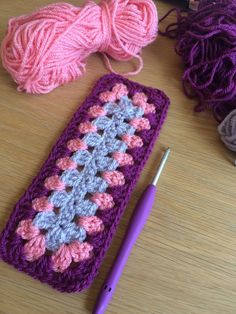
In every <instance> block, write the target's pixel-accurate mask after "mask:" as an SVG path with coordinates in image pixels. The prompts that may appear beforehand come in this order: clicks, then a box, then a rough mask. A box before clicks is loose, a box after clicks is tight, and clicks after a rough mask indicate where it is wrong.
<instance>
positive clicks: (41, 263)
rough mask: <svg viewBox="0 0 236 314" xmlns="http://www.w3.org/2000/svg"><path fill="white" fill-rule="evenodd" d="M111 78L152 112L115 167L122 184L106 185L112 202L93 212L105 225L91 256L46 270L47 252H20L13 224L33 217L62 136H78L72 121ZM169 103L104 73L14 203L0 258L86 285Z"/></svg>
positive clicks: (54, 281)
mask: <svg viewBox="0 0 236 314" xmlns="http://www.w3.org/2000/svg"><path fill="white" fill-rule="evenodd" d="M116 83H123V84H125V85H126V86H127V87H128V90H129V96H131V97H132V96H133V95H134V94H135V93H137V92H144V93H145V94H146V95H147V96H148V102H149V103H153V104H154V105H155V106H156V113H152V114H149V115H148V119H149V121H150V124H151V129H150V130H146V131H142V132H139V134H138V135H139V136H140V137H141V138H142V140H143V142H144V145H143V147H141V148H135V149H130V150H129V151H128V153H129V154H131V155H132V156H133V158H134V161H135V163H134V165H133V166H124V167H122V168H120V171H122V172H123V174H124V176H125V178H126V183H125V185H124V186H121V187H116V188H110V189H109V193H110V194H112V196H113V198H114V200H115V204H116V205H115V206H114V208H113V209H112V210H109V211H103V212H102V211H98V213H97V215H98V216H99V217H100V218H101V219H102V220H103V223H104V225H105V228H104V231H103V232H101V233H99V234H97V235H95V236H90V237H89V239H88V241H89V242H90V243H91V244H92V245H93V246H94V250H93V252H94V254H93V257H92V258H90V259H89V260H87V261H83V262H80V263H77V264H76V265H75V266H74V267H73V268H71V267H70V268H68V269H67V270H66V271H65V272H64V273H57V272H54V271H53V270H52V269H51V266H50V257H49V256H47V255H44V256H42V257H41V258H39V259H38V260H37V261H34V262H28V261H26V260H25V258H24V256H23V254H22V249H23V245H24V240H22V238H21V237H19V236H18V235H17V234H16V232H15V230H16V228H17V225H18V223H19V221H21V220H22V219H29V218H31V219H32V218H33V217H34V215H35V211H34V210H33V209H32V206H31V201H32V199H34V198H35V197H39V196H41V195H45V193H47V191H46V189H45V187H44V184H43V182H44V180H45V178H46V177H48V176H51V175H55V174H58V173H59V169H58V167H57V166H56V163H55V161H56V160H57V159H58V158H60V157H63V156H66V155H69V154H70V152H69V150H68V148H67V146H66V143H67V141H68V140H69V139H71V138H74V137H77V136H78V135H80V134H79V131H78V128H77V126H78V124H79V123H81V122H82V121H86V120H87V119H88V114H87V111H88V108H89V107H91V106H93V105H95V104H101V101H100V100H99V97H98V95H99V94H100V93H101V92H103V91H106V90H109V89H111V88H112V87H113V86H114V85H115V84H116ZM168 106H169V99H168V97H167V96H166V95H165V94H164V93H163V92H162V91H160V90H158V89H153V88H150V87H145V86H143V85H140V84H138V83H135V82H131V81H129V80H128V79H125V78H124V77H122V76H120V75H115V74H108V75H105V76H103V77H101V78H100V79H99V80H98V82H97V84H96V85H95V87H94V88H93V90H92V92H91V94H90V95H89V96H88V97H87V98H86V99H85V101H84V102H83V104H82V105H81V106H80V107H79V108H78V110H77V111H76V112H75V114H74V116H73V117H72V119H71V121H70V122H69V124H68V125H67V127H66V128H65V130H64V131H63V133H62V135H61V136H60V137H59V139H58V141H57V142H56V144H55V145H54V147H53V148H52V150H51V152H50V154H49V157H48V159H47V160H46V161H45V163H44V164H43V166H42V168H41V170H40V171H39V173H38V175H37V176H36V177H35V178H34V179H33V181H32V183H31V185H30V186H29V188H28V190H27V191H26V192H25V194H24V195H23V196H22V197H21V198H20V200H19V201H18V202H17V203H16V205H15V208H14V210H13V212H12V214H11V216H10V218H9V220H8V223H7V225H6V227H5V229H4V230H3V232H2V234H1V237H0V256H1V257H2V259H3V260H4V261H5V262H7V263H9V264H11V265H13V266H14V267H15V268H17V269H18V270H20V271H23V272H25V273H27V274H29V275H31V276H32V277H34V278H36V279H38V280H40V281H41V282H44V283H48V284H49V285H51V286H52V287H53V288H55V289H57V290H59V291H63V292H78V291H81V290H83V289H85V288H87V287H88V286H89V285H90V284H91V283H92V281H93V280H94V278H95V276H96V275H97V273H98V269H99V267H100V265H101V262H102V260H103V258H104V255H105V252H106V251H107V249H108V247H109V246H110V243H111V240H112V237H113V235H114V233H115V231H116V228H117V226H118V224H119V221H120V219H121V216H122V214H123V212H124V210H125V207H126V205H127V203H128V200H129V198H130V195H131V192H132V190H133V188H134V186H135V184H136V182H137V180H138V178H139V175H140V173H141V170H142V168H143V167H144V164H145V163H146V161H147V159H148V157H149V155H150V153H151V150H152V148H153V145H154V143H155V140H156V138H157V136H158V134H159V132H160V129H161V126H162V124H163V122H164V120H165V117H166V114H167V109H168Z"/></svg>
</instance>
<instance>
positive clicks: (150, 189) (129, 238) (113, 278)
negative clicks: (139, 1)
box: [93, 148, 170, 314]
mask: <svg viewBox="0 0 236 314" xmlns="http://www.w3.org/2000/svg"><path fill="white" fill-rule="evenodd" d="M169 154H170V148H168V149H167V150H166V151H165V153H164V155H163V156H162V159H161V161H160V164H159V167H158V169H157V172H156V174H155V176H154V178H153V181H152V183H151V184H149V185H148V186H147V187H146V189H145V191H144V192H143V194H142V196H141V197H140V199H139V201H138V203H137V205H136V207H135V209H134V212H133V216H132V218H131V220H130V223H129V227H128V229H127V231H126V235H125V237H124V240H123V242H122V244H121V247H120V249H119V252H118V255H117V257H116V259H115V261H114V263H113V265H112V268H111V270H110V272H109V275H108V277H107V278H106V280H105V282H104V284H103V286H102V288H101V290H100V294H99V296H98V299H97V302H96V305H95V308H94V311H93V314H103V313H104V312H105V310H106V308H107V306H108V304H109V302H110V300H111V298H112V295H113V294H114V291H115V287H116V285H117V283H118V281H119V278H120V276H121V274H122V270H123V268H124V266H125V264H126V261H127V259H128V257H129V254H130V252H131V250H132V247H133V246H134V244H135V242H136V240H137V238H138V236H139V234H140V232H141V231H142V229H143V227H144V225H145V223H146V221H147V218H148V216H149V214H150V212H151V209H152V206H153V203H154V200H155V195H156V191H157V182H158V180H159V177H160V175H161V172H162V170H163V168H164V165H165V163H166V161H167V158H168V156H169Z"/></svg>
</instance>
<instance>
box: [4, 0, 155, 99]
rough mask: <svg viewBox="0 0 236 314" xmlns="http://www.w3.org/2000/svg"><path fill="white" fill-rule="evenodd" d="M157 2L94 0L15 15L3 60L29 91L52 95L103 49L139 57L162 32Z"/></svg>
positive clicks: (115, 54) (126, 57) (116, 56)
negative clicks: (52, 92) (159, 28)
mask: <svg viewBox="0 0 236 314" xmlns="http://www.w3.org/2000/svg"><path fill="white" fill-rule="evenodd" d="M157 24H158V21H157V11H156V7H155V5H154V3H153V2H152V0H103V1H102V2H101V3H100V4H99V5H97V4H96V3H94V2H92V1H89V2H87V3H86V4H85V5H84V6H82V7H75V6H72V5H70V4H68V3H55V4H51V5H48V6H46V7H43V8H41V9H39V10H38V11H37V12H35V13H32V14H30V15H23V16H19V17H16V18H12V19H10V20H9V23H8V30H7V34H6V37H5V38H4V39H3V42H2V45H1V57H2V62H3V65H4V67H5V68H6V70H7V71H8V72H9V73H10V74H11V76H12V78H13V79H14V81H15V82H16V83H17V84H18V88H17V89H18V90H19V91H23V90H25V91H26V92H28V93H48V92H50V91H52V90H53V89H54V88H56V87H57V86H59V85H61V84H65V83H68V82H70V81H73V80H75V79H77V78H78V77H80V76H81V75H83V74H84V72H85V66H86V58H87V57H88V56H89V55H90V54H91V53H94V52H97V51H99V52H102V53H104V56H105V61H106V65H107V67H108V69H109V70H110V71H112V72H114V71H113V70H112V68H111V65H110V62H109V59H108V57H107V55H109V56H111V57H112V58H114V59H115V60H119V61H127V60H130V59H131V58H132V57H136V58H138V60H139V63H140V64H139V68H138V69H137V70H136V71H135V72H131V73H127V75H131V74H136V73H138V72H139V71H140V70H141V69H142V66H143V62H142V58H141V57H140V55H139V53H140V51H141V49H142V48H143V47H144V46H146V45H148V44H149V43H150V42H152V41H153V40H154V39H155V38H156V35H157Z"/></svg>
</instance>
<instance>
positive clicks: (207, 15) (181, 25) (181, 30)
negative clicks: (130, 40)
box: [159, 0, 236, 122]
mask: <svg viewBox="0 0 236 314" xmlns="http://www.w3.org/2000/svg"><path fill="white" fill-rule="evenodd" d="M173 11H175V12H176V14H177V22H176V23H172V24H170V25H168V26H167V27H166V29H165V31H164V32H161V31H159V32H160V34H162V35H166V36H168V37H170V38H176V39H177V43H176V47H175V49H176V52H177V54H179V55H180V56H181V57H182V58H183V61H184V64H185V70H184V73H183V76H182V80H183V87H184V92H185V94H186V95H187V96H189V97H196V96H197V97H198V99H199V103H198V105H197V106H196V107H195V111H197V112H200V111H203V110H205V109H208V110H212V112H213V115H214V117H215V119H216V120H217V121H219V122H220V121H222V120H223V119H224V118H225V117H226V116H227V115H228V114H229V113H230V112H231V111H232V110H234V109H235V108H236V0H215V1H201V4H200V6H199V10H198V11H196V12H189V13H187V14H186V12H185V13H184V11H181V10H179V9H177V8H174V9H172V10H170V11H169V12H167V14H166V15H165V16H164V17H163V18H162V19H161V20H160V22H161V21H162V20H163V19H165V18H166V17H167V16H168V15H169V14H170V13H171V12H173Z"/></svg>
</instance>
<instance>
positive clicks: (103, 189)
mask: <svg viewBox="0 0 236 314" xmlns="http://www.w3.org/2000/svg"><path fill="white" fill-rule="evenodd" d="M168 104H169V100H168V98H167V97H166V96H165V95H164V94H163V93H162V92H161V91H159V90H157V89H152V88H147V87H144V86H142V85H139V84H137V83H133V82H130V81H129V80H127V79H125V78H123V77H121V76H118V75H114V74H112V75H106V76H104V77H103V78H101V79H100V80H99V81H98V83H97V85H96V86H95V88H94V90H93V91H92V93H91V95H90V96H89V97H88V98H87V99H86V100H85V102H84V103H83V104H82V106H81V107H80V108H79V109H78V111H77V112H76V113H75V115H74V117H73V119H72V121H71V122H70V123H69V125H68V127H67V128H66V129H65V131H64V132H63V134H62V136H61V137H60V138H59V140H58V142H57V143H56V145H55V146H54V148H53V149H52V151H51V153H50V155H49V158H48V160H47V161H46V162H45V164H44V165H43V167H42V169H41V171H40V172H39V175H38V176H37V177H36V178H35V179H34V180H33V182H32V184H31V186H30V187H29V189H28V190H27V192H26V193H25V194H24V195H23V197H22V198H21V199H20V200H19V202H18V203H17V204H16V207H15V210H14V211H13V213H12V215H11V217H10V220H9V222H8V224H7V226H6V228H5V230H4V231H3V233H2V235H1V246H0V254H1V256H2V258H3V259H4V260H5V261H6V262H8V263H10V264H12V265H13V266H15V267H16V268H18V269H19V270H22V271H25V272H27V273H28V274H30V275H31V276H33V277H34V278H37V279H39V280H41V281H42V282H47V283H48V284H50V285H51V286H53V287H54V288H56V289H58V290H60V291H67V292H74V291H80V290H82V289H84V288H85V287H87V286H88V285H89V284H90V283H91V282H92V280H93V279H94V277H95V275H96V273H97V271H98V268H99V265H100V264H101V261H102V259H103V256H104V254H105V252H106V250H107V249H108V246H109V244H110V242H111V239H112V236H113V234H114V232H115V230H116V227H117V225H118V223H119V220H120V218H121V215H122V213H123V211H124V208H125V206H126V205H127V202H128V199H129V197H130V194H131V192H132V189H133V187H134V185H135V183H136V182H137V179H138V176H139V174H140V172H141V169H142V168H143V166H144V163H145V162H146V160H147V158H148V155H149V154H150V152H151V149H152V146H153V144H154V141H155V138H156V137H157V135H158V133H159V131H160V128H161V125H162V123H163V121H164V119H165V116H166V112H167V108H168Z"/></svg>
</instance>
